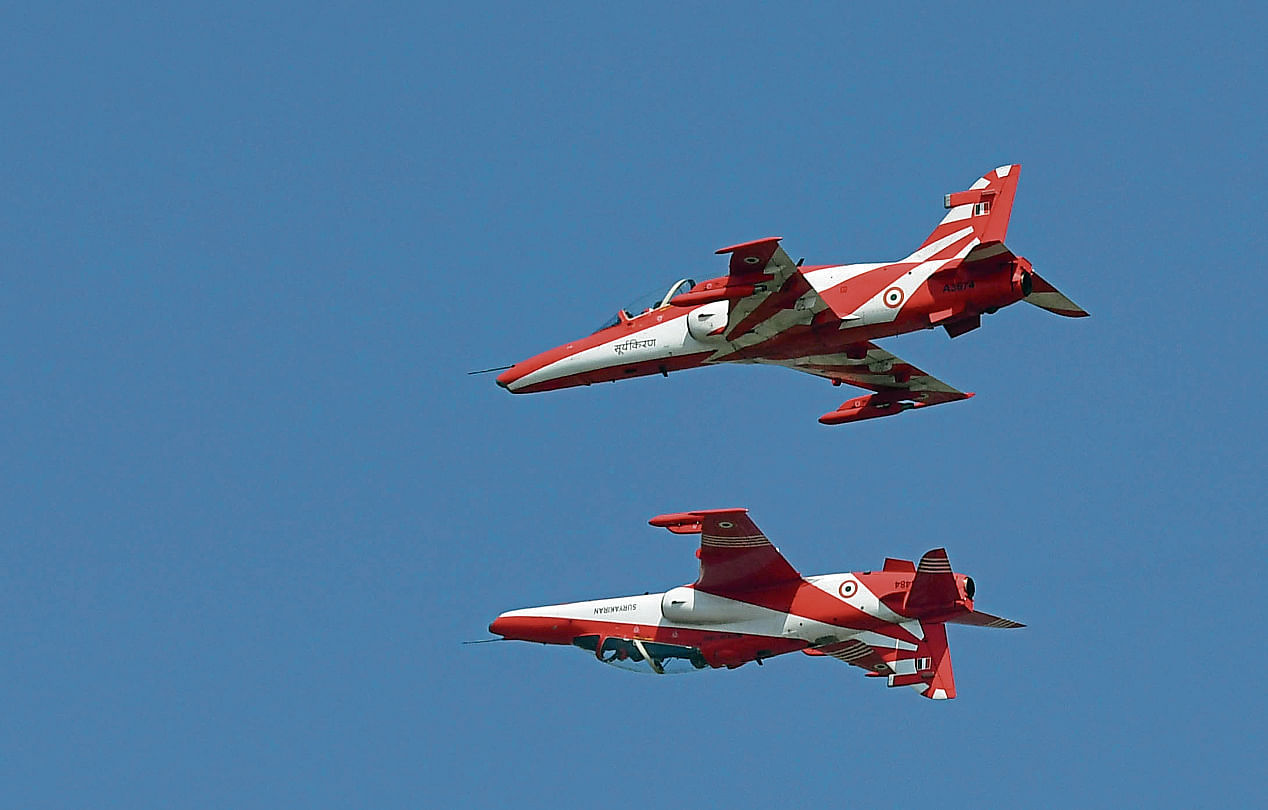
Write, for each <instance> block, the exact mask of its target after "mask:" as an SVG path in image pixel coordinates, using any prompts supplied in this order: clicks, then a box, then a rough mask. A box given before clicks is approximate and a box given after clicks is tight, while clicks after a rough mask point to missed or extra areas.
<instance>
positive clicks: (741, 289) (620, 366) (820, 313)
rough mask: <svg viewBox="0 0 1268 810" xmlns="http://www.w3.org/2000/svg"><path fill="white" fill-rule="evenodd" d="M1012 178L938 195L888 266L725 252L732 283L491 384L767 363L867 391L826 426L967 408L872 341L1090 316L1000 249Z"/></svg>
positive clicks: (634, 317) (642, 315)
mask: <svg viewBox="0 0 1268 810" xmlns="http://www.w3.org/2000/svg"><path fill="white" fill-rule="evenodd" d="M1020 174H1021V166H1020V165H1011V166H1000V167H999V168H998V169H995V170H994V171H992V172H991V173H990V174H987V175H986V176H985V177H982V178H981V179H979V180H978V181H977V182H976V183H974V184H973V185H972V187H970V189H969V190H968V191H961V192H957V193H955V194H948V195H946V197H945V200H944V204H945V206H946V207H947V208H949V209H950V210H949V211H948V212H947V215H946V216H945V217H944V218H943V220H942V222H941V223H939V225H938V227H937V228H935V229H934V231H933V233H931V234H929V238H927V239H925V241H924V243H923V244H921V245H920V247H919V248H918V249H917V250H916V251H915V252H914V253H912V254H911V255H910V256H907V257H906V258H905V259H901V260H900V261H897V262H884V263H875V264H834V265H817V266H811V267H801V266H800V263H797V264H794V263H793V261H792V260H791V259H790V258H789V257H788V254H787V253H785V252H784V250H783V248H782V247H780V245H779V240H780V237H770V238H768V239H759V240H757V241H756V242H746V243H744V244H742V245H734V246H732V247H728V248H723V249H721V250H719V251H718V253H720V254H728V253H729V254H730V255H731V262H730V273H729V275H726V276H722V277H720V278H715V279H712V280H709V281H705V282H703V283H701V284H696V283H695V282H693V281H692V280H691V279H682V280H679V281H676V282H674V283H673V284H672V285H670V286H669V288H668V289H667V290H665V291H664V292H662V293H658V294H656V295H655V297H654V298H652V299H650V300H648V301H646V302H644V303H643V304H640V305H636V306H633V307H629V308H625V309H622V310H620V311H619V312H618V313H617V316H616V318H615V319H614V320H613V321H612V322H611V323H610V324H608V325H605V326H604V327H603V328H601V329H599V331H597V332H595V333H594V334H592V335H590V336H589V337H586V338H581V339H580V340H574V341H572V342H570V343H567V344H564V345H563V346H559V347H557V348H554V349H551V350H550V351H547V352H543V353H541V354H539V355H537V356H536V357H532V358H530V359H528V360H525V361H523V362H521V363H517V364H515V365H514V366H512V367H511V368H510V369H509V370H507V371H505V372H504V373H502V374H501V375H499V376H498V378H497V382H498V384H499V385H501V386H502V387H504V388H506V389H507V390H509V391H511V392H513V393H517V394H521V393H531V392H536V391H549V390H552V389H556V388H569V387H572V386H577V385H590V384H591V383H596V382H610V381H614V380H623V379H626V378H627V377H641V376H644V375H648V374H658V373H659V374H664V375H666V376H668V374H669V372H671V371H678V370H681V369H686V368H696V367H698V366H704V365H711V364H714V363H767V364H772V365H780V366H787V367H788V368H792V369H796V370H798V371H805V372H808V373H810V374H816V375H818V376H820V377H826V378H828V379H829V380H831V381H832V383H833V384H834V385H840V384H841V383H849V384H850V385H855V386H858V387H860V388H866V389H869V390H871V391H873V392H874V393H872V394H869V395H867V396H861V397H856V398H854V399H851V400H850V401H848V402H846V403H844V404H843V405H841V407H840V408H838V409H837V410H835V411H832V412H831V413H827V414H824V415H823V416H822V417H820V418H819V421H820V422H823V423H824V424H829V425H835V424H840V423H843V422H854V421H858V420H861V419H872V418H875V417H878V416H889V415H892V414H896V413H900V412H902V411H904V410H907V409H909V408H922V407H925V406H927V405H937V404H939V403H942V402H953V401H955V400H959V399H966V398H968V397H970V396H972V394H971V393H970V394H966V393H963V392H961V391H959V390H957V389H955V388H953V387H952V386H950V385H947V384H946V383H944V382H942V381H941V380H939V379H936V378H935V377H933V376H931V375H929V374H926V373H925V372H923V371H921V370H920V369H918V368H916V367H915V366H913V365H911V364H910V363H906V362H904V361H903V360H901V359H899V358H898V357H895V356H894V355H892V354H890V353H889V352H887V351H885V350H884V349H882V348H880V347H878V346H877V345H876V344H875V343H873V342H872V341H873V340H876V339H878V338H885V337H890V336H892V335H899V334H903V333H906V332H914V331H916V330H919V329H932V328H933V327H935V326H941V327H943V328H944V329H946V330H947V334H948V335H950V336H951V337H953V338H954V337H957V336H959V335H962V334H964V333H965V332H968V331H970V330H972V329H976V328H978V326H980V325H981V323H982V315H983V314H992V313H994V312H995V311H996V310H998V309H1000V308H1001V307H1006V306H1008V305H1009V304H1012V303H1015V302H1017V301H1026V302H1028V303H1031V304H1034V305H1035V306H1038V307H1042V308H1043V309H1046V310H1048V311H1049V312H1055V313H1057V314H1058V315H1065V316H1067V317H1071V318H1079V317H1084V316H1086V315H1087V314H1088V313H1086V312H1084V311H1083V310H1082V309H1080V308H1079V307H1078V305H1076V304H1075V303H1074V302H1072V301H1071V300H1070V299H1069V298H1066V297H1065V296H1064V295H1062V294H1061V293H1060V292H1058V291H1057V289H1056V288H1055V287H1053V286H1052V285H1051V284H1049V283H1048V282H1046V281H1044V280H1043V279H1042V278H1040V277H1039V274H1038V273H1036V272H1035V271H1034V268H1033V267H1031V264H1030V262H1029V261H1027V260H1026V259H1024V258H1022V257H1020V256H1016V255H1014V254H1013V252H1012V251H1011V250H1009V248H1008V247H1007V246H1005V245H1004V235H1005V233H1006V232H1007V230H1008V218H1009V214H1010V212H1011V211H1012V208H1013V196H1014V194H1015V192H1016V190H1017V179H1018V176H1019V175H1020Z"/></svg>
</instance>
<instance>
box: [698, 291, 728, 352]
mask: <svg viewBox="0 0 1268 810" xmlns="http://www.w3.org/2000/svg"><path fill="white" fill-rule="evenodd" d="M729 310H730V307H729V306H728V304H727V302H726V301H714V302H713V303H710V304H702V305H701V306H698V307H696V308H695V309H693V310H692V311H691V313H690V314H688V315H687V332H688V333H690V335H691V337H692V338H694V339H695V340H697V341H700V342H701V343H702V344H704V343H707V344H715V343H718V342H719V341H722V340H725V338H723V337H722V335H720V334H718V335H711V334H710V333H712V332H715V331H717V330H718V329H722V328H723V327H725V326H726V320H727V313H728V311H729Z"/></svg>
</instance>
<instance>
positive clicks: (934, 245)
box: [903, 227, 977, 264]
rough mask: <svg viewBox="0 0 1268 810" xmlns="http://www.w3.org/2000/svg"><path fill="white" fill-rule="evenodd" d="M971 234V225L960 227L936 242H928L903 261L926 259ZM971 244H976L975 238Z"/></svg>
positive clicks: (915, 261)
mask: <svg viewBox="0 0 1268 810" xmlns="http://www.w3.org/2000/svg"><path fill="white" fill-rule="evenodd" d="M972 235H973V228H972V227H967V228H961V229H960V230H958V231H956V232H955V233H949V234H947V235H946V236H944V237H942V238H941V239H939V240H937V241H936V242H930V243H929V244H927V245H925V246H924V247H922V248H920V249H919V250H917V251H916V252H915V253H913V254H911V255H910V256H908V257H907V258H905V259H903V261H904V262H912V263H914V264H919V263H920V262H925V261H928V260H929V259H930V258H931V257H933V256H937V255H938V254H939V253H941V252H942V251H944V250H946V249H947V248H949V247H951V246H952V245H954V244H955V243H956V242H959V241H960V240H962V239H967V238H968V237H970V236H972ZM973 244H974V245H976V244H977V240H976V239H974V240H973ZM964 253H968V251H967V250H966V251H964ZM964 253H961V254H959V255H961V256H963V255H964ZM943 261H947V260H945V259H944V260H943Z"/></svg>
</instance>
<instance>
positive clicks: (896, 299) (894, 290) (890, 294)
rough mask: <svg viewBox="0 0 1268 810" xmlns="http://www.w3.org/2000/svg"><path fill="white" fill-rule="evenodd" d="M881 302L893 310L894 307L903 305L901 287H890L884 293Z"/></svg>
mask: <svg viewBox="0 0 1268 810" xmlns="http://www.w3.org/2000/svg"><path fill="white" fill-rule="evenodd" d="M882 300H884V301H885V306H887V307H889V308H890V309H894V308H895V307H899V306H902V303H903V289H902V287H890V288H889V289H888V290H886V291H885V297H884V298H883V299H882Z"/></svg>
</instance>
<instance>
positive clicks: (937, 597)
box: [903, 548, 960, 616]
mask: <svg viewBox="0 0 1268 810" xmlns="http://www.w3.org/2000/svg"><path fill="white" fill-rule="evenodd" d="M959 595H960V589H959V588H957V587H956V584H955V574H954V573H952V572H951V561H950V560H949V559H947V550H946V549H945V548H935V549H933V550H932V551H928V552H926V553H925V556H923V557H921V558H920V565H918V566H916V576H915V577H913V578H912V580H911V589H910V590H908V591H907V598H906V600H905V601H904V602H903V614H904V615H906V616H920V615H921V614H922V613H925V612H926V611H930V610H938V609H941V608H946V607H948V606H949V605H951V604H953V603H954V602H955V601H956V599H957V598H959Z"/></svg>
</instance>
